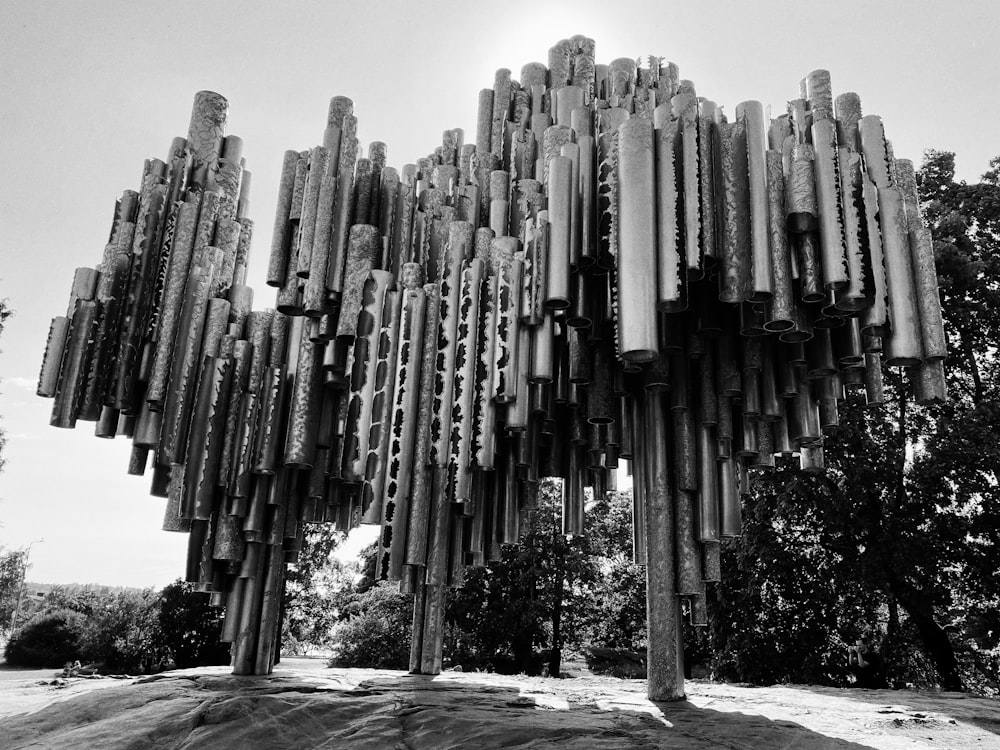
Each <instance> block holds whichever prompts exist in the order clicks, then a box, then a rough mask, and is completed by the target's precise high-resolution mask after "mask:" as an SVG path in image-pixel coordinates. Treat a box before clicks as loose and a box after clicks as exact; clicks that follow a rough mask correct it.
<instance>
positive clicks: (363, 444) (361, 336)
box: [341, 271, 395, 482]
mask: <svg viewBox="0 0 1000 750" xmlns="http://www.w3.org/2000/svg"><path fill="white" fill-rule="evenodd" d="M394 283H395V280H394V279H393V277H392V274H390V273H389V272H387V271H372V272H370V275H369V276H368V278H367V280H366V281H365V285H364V290H363V293H362V298H361V309H360V311H359V313H358V320H357V329H356V338H355V340H354V366H353V368H352V370H351V392H350V397H349V401H348V413H347V430H346V432H345V434H344V454H343V462H342V466H341V477H342V478H343V480H344V481H347V482H360V481H362V480H363V479H364V476H365V465H366V463H367V460H368V445H369V443H368V441H369V435H370V431H371V419H372V405H373V400H374V396H375V375H376V369H377V368H378V340H379V337H380V335H381V331H382V315H383V311H384V306H385V303H386V300H387V295H388V292H389V288H390V286H391V285H392V284H394Z"/></svg>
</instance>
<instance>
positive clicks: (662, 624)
mask: <svg viewBox="0 0 1000 750" xmlns="http://www.w3.org/2000/svg"><path fill="white" fill-rule="evenodd" d="M643 397H644V398H645V401H646V408H645V409H643V410H642V413H643V430H642V434H643V435H644V437H645V440H646V450H645V451H644V452H645V459H646V460H645V463H646V464H647V466H648V469H649V471H648V473H647V474H646V477H647V481H646V482H644V484H645V489H646V503H645V506H646V622H647V625H646V694H647V695H648V697H649V699H650V700H655V701H675V700H682V699H683V698H684V669H683V663H682V660H683V658H684V657H683V653H684V652H683V650H682V648H681V637H680V636H681V631H680V602H679V600H678V598H677V585H676V582H675V576H674V509H673V503H672V499H671V497H672V496H671V493H670V481H669V480H670V477H669V461H670V454H669V453H668V446H667V423H666V416H665V413H664V406H663V394H662V392H659V391H651V392H646V393H645V394H644V395H643ZM640 470H643V469H642V468H640Z"/></svg>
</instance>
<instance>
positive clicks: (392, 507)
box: [39, 37, 945, 697]
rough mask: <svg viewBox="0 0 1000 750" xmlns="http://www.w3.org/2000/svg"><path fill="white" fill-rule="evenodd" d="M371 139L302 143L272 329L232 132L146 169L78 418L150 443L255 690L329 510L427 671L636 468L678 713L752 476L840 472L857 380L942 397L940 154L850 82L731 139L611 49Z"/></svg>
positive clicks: (43, 390) (668, 683) (52, 357)
mask: <svg viewBox="0 0 1000 750" xmlns="http://www.w3.org/2000/svg"><path fill="white" fill-rule="evenodd" d="M199 97H202V95H199ZM198 101H199V102H200V101H202V99H201V98H199V100H198ZM199 106H200V105H199V104H198V103H197V102H196V108H195V118H194V122H195V123H202V122H203V121H204V119H205V118H204V117H202V116H201V115H200V114H199V112H200V109H199ZM356 128H357V121H356V119H355V117H354V114H353V106H352V104H351V101H350V100H349V99H346V98H344V97H335V98H334V99H333V100H332V101H331V104H330V109H329V115H328V120H327V127H326V130H325V132H324V136H323V143H322V145H321V146H316V147H315V148H312V149H310V150H308V151H288V152H286V153H285V157H284V162H283V168H282V178H281V185H280V191H279V197H278V204H277V211H276V215H275V223H274V234H273V238H272V243H271V250H270V255H269V261H268V271H267V283H268V284H269V285H271V286H274V287H276V288H277V289H278V291H277V305H276V307H277V311H276V312H273V311H266V312H250V310H249V306H250V305H249V292H248V291H244V289H245V287H242V286H241V285H240V284H239V281H240V280H241V279H242V276H241V272H242V268H243V267H244V266H245V258H246V254H245V252H242V254H241V249H243V248H244V247H245V245H244V237H245V239H246V242H247V243H248V242H249V230H248V229H247V227H249V226H250V224H249V222H248V221H246V220H245V219H244V218H243V216H244V213H243V212H242V211H241V210H240V208H239V207H242V206H244V205H245V200H243V201H242V202H241V201H239V200H237V198H236V197H235V194H233V196H231V195H230V193H229V192H227V189H229V188H230V187H232V186H230V185H229V183H226V182H225V181H224V180H222V179H219V178H217V183H212V182H210V181H209V180H208V178H205V181H204V182H203V183H201V182H198V179H197V177H196V176H197V175H209V176H211V175H213V174H216V173H219V174H222V173H223V172H225V170H224V169H223V165H229V164H230V163H231V162H232V159H231V158H230V156H229V152H228V144H229V142H230V139H225V140H224V141H221V143H222V144H223V146H222V148H221V150H219V148H218V142H220V141H219V138H221V135H220V136H218V137H217V138H216V141H215V142H214V143H215V144H216V150H215V151H213V152H212V156H210V157H209V156H204V157H200V156H198V155H197V154H196V149H195V147H193V146H191V138H189V140H188V146H187V148H185V147H184V144H183V143H175V146H174V148H173V149H172V157H171V161H170V164H169V165H167V168H166V171H165V170H163V169H161V170H159V171H157V169H155V168H152V167H150V168H148V169H147V173H146V176H144V182H143V192H142V193H141V194H139V195H138V196H135V194H131V195H132V196H134V197H132V198H131V199H130V201H131V202H130V201H129V200H126V198H127V197H128V196H129V194H126V198H123V199H122V201H121V202H120V204H119V208H118V210H117V211H116V214H115V223H114V229H113V232H112V242H111V244H110V245H109V250H108V252H107V253H106V255H105V261H104V263H103V264H102V266H101V269H100V272H99V273H98V272H94V271H89V270H87V271H84V272H81V273H78V277H77V280H76V282H75V283H74V291H73V297H72V301H71V310H70V313H69V315H68V316H67V317H65V318H57V319H56V321H55V322H54V323H53V332H52V335H51V336H50V342H49V349H48V350H47V353H46V360H45V364H44V365H43V372H42V380H41V385H40V387H39V393H40V394H41V395H49V396H52V395H54V396H55V397H56V409H55V411H54V417H53V423H54V424H60V425H62V426H71V425H72V422H73V420H75V419H76V418H97V419H99V420H100V421H99V424H98V434H105V435H108V436H111V435H113V434H114V433H115V431H116V429H117V430H118V431H121V432H126V433H128V432H131V433H133V434H134V438H133V439H134V441H135V443H136V446H137V447H136V451H135V454H134V455H135V460H134V461H133V467H132V470H138V471H141V468H142V466H144V465H145V453H144V451H149V450H152V451H154V454H155V459H154V461H153V476H154V481H153V493H154V494H161V495H163V494H167V495H169V498H170V502H169V506H168V517H167V527H168V528H173V529H178V530H190V531H191V539H192V542H191V552H190V556H189V563H188V578H189V580H192V581H195V582H198V583H199V584H200V585H201V586H203V587H204V588H205V589H206V590H208V591H211V592H212V596H213V598H214V599H215V601H216V602H217V603H220V604H221V603H225V604H226V607H227V611H226V628H225V630H226V632H225V634H224V635H225V638H227V639H229V640H231V641H233V642H234V667H235V671H237V672H238V673H247V672H255V673H266V672H268V671H270V669H271V666H272V664H273V658H274V642H275V639H276V637H277V619H278V609H277V607H278V604H277V602H278V599H280V592H281V588H282V582H283V571H284V567H283V566H284V563H285V562H286V560H290V559H294V555H295V552H296V550H297V549H298V547H299V545H300V544H301V539H302V533H303V527H304V524H309V523H332V524H335V525H336V526H337V527H338V528H342V529H349V528H351V527H353V526H355V525H357V524H359V523H371V524H380V526H381V533H380V536H379V551H378V569H379V573H380V575H382V576H383V577H385V578H388V579H389V580H394V581H399V582H400V586H401V588H402V590H404V591H407V592H412V593H414V594H415V598H414V620H413V624H414V630H413V633H414V635H413V644H412V652H411V654H412V655H411V664H410V666H411V670H412V671H415V672H423V673H428V674H434V673H437V672H438V671H440V669H441V654H442V639H443V607H444V595H445V591H446V589H447V587H449V586H460V585H461V584H462V581H463V573H464V571H465V569H466V568H467V567H468V566H481V565H485V564H486V562H487V561H489V560H492V559H496V558H497V557H498V556H499V552H500V546H501V545H503V544H516V543H517V541H518V538H519V529H520V527H521V523H522V519H523V518H524V515H525V514H526V513H530V512H531V510H532V508H533V507H534V505H535V498H536V494H537V491H538V483H539V480H540V479H541V478H542V477H547V476H551V477H561V478H562V483H561V486H562V488H563V498H564V499H563V530H564V532H565V533H567V534H582V533H584V532H585V525H586V524H585V515H586V513H585V502H586V501H585V497H586V495H585V488H588V487H589V488H592V489H593V492H595V493H601V492H604V491H605V490H607V489H610V488H613V487H614V484H615V473H614V470H615V469H617V468H619V467H620V466H622V464H623V462H625V461H627V462H629V465H630V468H631V471H632V474H633V476H634V548H635V560H636V562H638V563H641V564H645V565H647V566H648V578H649V594H648V597H649V620H650V638H649V644H650V646H649V648H650V653H649V671H650V682H651V687H650V695H652V696H654V697H671V696H672V697H677V695H678V693H677V690H678V688H677V684H678V682H682V678H677V677H676V675H675V674H674V673H676V672H677V671H678V665H679V663H680V655H679V653H678V652H677V646H676V643H677V641H676V635H677V628H678V622H677V618H676V617H674V614H673V613H674V611H675V610H676V609H677V607H676V599H677V597H683V598H686V599H687V600H688V602H689V606H688V607H687V611H688V612H689V616H690V621H691V623H692V624H694V625H702V624H705V623H706V621H707V614H706V609H705V597H704V593H705V585H706V582H713V581H718V580H719V577H720V565H719V542H720V540H721V539H722V538H723V537H727V536H737V535H739V533H740V495H741V492H742V491H744V490H745V488H746V486H747V482H748V476H749V471H750V470H751V469H753V468H755V467H762V468H766V467H769V466H773V465H774V462H775V457H776V456H782V455H784V456H793V455H798V457H799V460H800V462H801V465H802V467H803V468H805V469H813V470H818V469H821V468H822V466H823V455H822V440H823V434H824V431H825V430H827V429H829V428H830V427H832V426H835V425H836V424H837V421H838V416H837V410H838V403H839V402H840V401H841V400H842V399H843V398H844V394H845V392H846V391H847V390H850V389H855V388H856V389H863V390H864V391H865V393H866V394H867V398H868V401H869V402H871V403H880V402H881V401H882V398H883V396H882V380H881V378H882V364H883V362H884V363H885V364H888V365H890V366H897V367H904V368H907V372H908V373H909V376H910V378H911V380H912V382H913V384H914V388H915V393H916V396H917V398H918V399H919V400H921V401H935V400H940V399H943V398H944V395H945V394H944V374H943V368H942V364H941V363H942V360H943V358H944V355H945V341H944V333H943V328H942V322H941V314H940V303H939V301H938V296H937V281H936V277H935V273H934V257H933V249H932V246H931V241H930V235H929V232H928V230H927V229H925V228H924V227H923V224H922V221H921V218H920V213H919V209H918V203H917V195H916V185H915V179H914V171H913V165H912V163H910V162H908V161H905V160H902V159H895V158H894V157H893V156H892V151H891V147H890V144H889V142H888V141H887V140H886V139H885V136H884V133H883V129H882V123H881V121H880V119H879V118H878V117H875V116H871V115H869V116H862V114H861V109H860V103H859V101H858V97H857V96H856V95H854V94H842V95H840V96H838V97H837V98H836V100H834V99H833V96H832V93H831V88H830V81H829V75H828V74H827V73H826V72H825V71H814V72H813V73H810V74H809V75H808V76H807V77H806V79H805V80H804V81H803V82H802V84H801V87H800V94H799V98H798V99H795V100H794V101H792V102H790V103H789V105H788V110H787V112H786V113H783V114H781V115H780V116H778V117H775V118H772V119H767V118H766V116H765V113H764V108H763V106H762V105H761V104H760V103H759V102H754V101H748V102H743V103H742V104H740V105H738V106H737V107H736V110H735V114H734V117H733V119H732V121H729V119H728V118H727V117H726V115H724V114H723V112H722V109H721V107H719V106H717V105H716V104H715V103H714V102H711V101H709V100H707V99H705V98H702V97H698V96H697V95H696V93H695V90H694V86H693V84H692V83H691V82H690V81H687V80H681V79H680V76H679V73H678V69H677V66H676V65H674V64H673V63H666V62H664V61H662V60H661V59H659V58H650V59H649V60H648V62H647V63H646V64H641V65H640V64H637V62H636V61H635V60H633V59H617V60H614V61H612V62H611V63H610V64H608V65H598V64H596V63H595V58H594V44H593V41H592V40H589V39H586V38H584V37H573V38H572V39H569V40H563V41H561V42H559V43H558V44H557V45H556V46H555V47H553V48H552V50H550V52H549V58H548V63H547V64H541V63H530V64H528V65H525V66H524V67H523V68H522V69H521V75H520V80H514V79H513V78H512V76H511V72H510V71H509V70H506V69H502V70H499V71H497V74H496V78H495V81H494V85H493V87H492V88H489V89H484V90H483V91H481V92H480V96H479V113H478V124H477V129H476V141H475V143H474V144H466V143H464V142H463V137H464V136H463V133H462V131H461V130H447V131H445V132H444V137H443V139H442V144H441V145H440V146H439V147H437V148H436V149H435V151H434V153H433V154H431V155H430V156H428V157H426V158H423V159H419V160H417V161H416V163H414V164H408V165H406V166H404V167H403V168H402V170H401V171H397V170H396V169H394V168H392V167H390V166H386V150H385V146H384V144H382V143H378V142H376V143H372V144H371V145H370V147H369V148H368V152H367V156H362V153H361V150H360V148H359V146H358V139H357V137H356ZM203 129H205V128H202V127H200V126H196V125H195V124H193V125H192V131H195V130H198V131H199V132H200V131H201V130H203ZM199 159H201V161H199ZM175 163H176V164H175ZM203 163H204V164H206V165H207V168H206V167H203V166H201V165H202V164H203ZM213 170H214V171H213ZM227 174H228V172H227ZM147 183H149V184H150V187H148V188H147ZM244 183H245V180H244ZM215 184H218V185H219V188H218V189H216V188H214V187H213V185H215ZM234 184H235V185H238V184H239V179H238V177H237V179H236V182H235V183H234ZM211 196H215V197H214V198H211ZM132 205H134V206H135V207H136V208H135V209H129V208H127V207H128V206H132ZM230 205H234V206H236V207H237V208H236V211H235V213H233V214H232V215H231V216H230V215H229V214H225V212H224V211H223V207H225V206H230ZM199 206H200V208H199ZM206 206H207V208H206ZM213 206H214V208H212V207H213ZM206 211H209V212H210V215H211V216H212V217H215V216H218V218H216V219H214V221H215V224H214V225H213V226H214V228H211V229H210V228H204V222H203V221H202V220H201V219H200V218H199V217H200V216H201V215H203V214H204V213H205V212H206ZM212 212H214V213H212ZM224 214H225V215H226V216H228V217H229V218H223V216H224ZM226 222H229V224H227V223H226ZM230 224H236V225H237V226H238V227H239V228H240V229H238V230H233V229H232V228H230V229H223V227H229V226H230ZM234 231H235V235H238V237H237V239H236V240H234V239H233V237H234ZM220 233H221V235H222V237H223V240H225V242H223V241H222V240H220V239H219V236H220ZM213 237H214V238H215V239H214V240H213V239H212V238H213ZM122 238H126V239H122ZM133 238H134V239H133ZM223 245H225V247H223ZM147 248H153V250H147ZM150 253H151V254H150ZM147 254H148V256H147ZM147 257H148V261H147V260H146V258H147ZM230 258H232V260H230ZM175 266H176V267H175ZM137 267H138V269H139V270H138V271H137V270H136V268H137ZM137 278H138V279H139V281H138V282H137V281H136V279H137ZM137 283H138V284H140V286H139V290H138V291H136V293H135V294H133V287H134V285H135V284H137ZM143 283H145V284H147V285H148V286H146V287H143V286H141V284H143ZM145 288H148V289H149V290H150V291H151V294H150V295H149V296H146V295H144V294H143V293H142V292H141V290H142V289H145ZM171 303H172V304H171ZM135 305H137V306H138V307H137V308H136V309H137V312H135V313H134V314H133V313H132V309H133V306H135ZM144 306H149V308H150V309H149V310H147V309H146V307H144ZM104 310H111V311H112V312H110V313H104V312H102V311H104ZM109 316H110V318H111V319H113V322H111V323H105V320H106V319H108V318H109ZM133 317H136V318H137V323H136V324H135V325H133V323H132V321H133ZM102 326H104V327H102ZM108 326H110V327H108ZM133 329H135V331H136V333H135V334H134V336H133V334H132V331H133ZM105 331H107V332H105ZM109 341H110V342H115V343H116V344H117V342H119V341H120V342H121V344H120V345H117V348H112V347H110V346H109V345H107V343H106V342H109ZM161 351H162V354H161ZM163 363H169V367H166V368H165V369H164V365H163ZM158 365H159V369H158ZM101 378H103V379H101ZM93 379H97V380H98V381H99V382H98V384H97V385H95V386H93V388H92V385H91V381H92V380H93ZM85 414H86V415H87V416H84V415H85ZM119 415H121V416H119ZM133 423H134V426H130V425H133ZM109 425H110V427H109ZM116 425H117V428H116ZM154 425H155V427H154ZM141 426H146V427H147V429H146V430H141V429H140V427H141ZM147 433H148V434H147ZM140 434H142V435H143V437H142V438H141V439H140ZM653 683H657V685H659V686H657V685H654V684H653Z"/></svg>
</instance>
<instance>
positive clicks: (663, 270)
mask: <svg viewBox="0 0 1000 750" xmlns="http://www.w3.org/2000/svg"><path fill="white" fill-rule="evenodd" d="M653 123H654V126H655V138H654V144H655V160H656V231H657V235H656V239H657V243H656V269H657V305H658V306H659V307H660V309H662V310H667V311H670V312H676V311H679V310H681V309H683V307H684V302H685V300H684V281H685V280H686V279H687V269H686V267H684V266H683V265H682V263H681V253H680V231H679V227H678V220H677V219H678V206H679V200H680V196H679V194H678V192H677V177H678V170H677V165H676V162H675V156H674V155H675V152H676V150H677V149H676V146H675V140H676V138H677V122H676V120H674V119H673V118H672V117H671V108H670V105H669V104H661V105H660V106H658V107H657V108H656V109H655V110H653Z"/></svg>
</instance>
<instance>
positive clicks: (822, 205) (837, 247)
mask: <svg viewBox="0 0 1000 750" xmlns="http://www.w3.org/2000/svg"><path fill="white" fill-rule="evenodd" d="M812 143H813V148H814V149H815V162H814V164H815V170H816V202H817V204H818V211H819V236H820V263H821V267H822V276H823V288H824V289H841V288H843V287H844V286H846V285H847V283H848V276H847V261H846V258H845V255H844V224H843V221H842V219H841V215H842V214H841V202H840V184H839V180H838V170H839V166H838V158H837V157H838V154H837V124H836V122H834V121H833V120H831V119H826V120H814V121H813V125H812Z"/></svg>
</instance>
